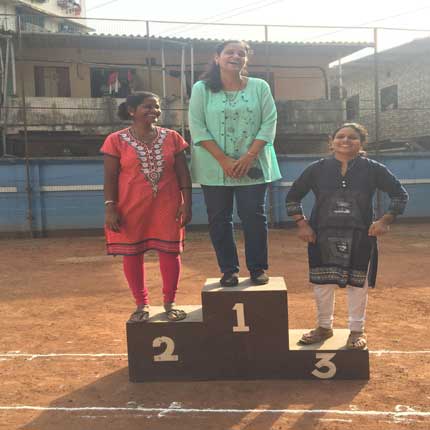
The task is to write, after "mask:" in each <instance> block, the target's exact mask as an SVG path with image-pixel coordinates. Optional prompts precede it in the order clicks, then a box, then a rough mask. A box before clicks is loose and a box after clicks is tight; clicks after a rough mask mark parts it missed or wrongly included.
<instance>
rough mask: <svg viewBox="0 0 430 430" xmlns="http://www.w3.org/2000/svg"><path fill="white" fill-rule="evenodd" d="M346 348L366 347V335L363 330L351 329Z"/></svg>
mask: <svg viewBox="0 0 430 430" xmlns="http://www.w3.org/2000/svg"><path fill="white" fill-rule="evenodd" d="M346 347H347V349H366V348H367V336H366V333H364V332H363V331H351V333H350V334H349V336H348V340H347V341H346Z"/></svg>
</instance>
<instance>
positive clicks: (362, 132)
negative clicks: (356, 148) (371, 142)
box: [331, 122, 369, 145]
mask: <svg viewBox="0 0 430 430" xmlns="http://www.w3.org/2000/svg"><path fill="white" fill-rule="evenodd" d="M347 127H348V128H352V129H353V130H355V131H356V132H357V133H358V135H359V136H360V142H361V144H362V145H364V144H366V143H367V136H368V135H369V133H368V131H367V128H366V127H365V126H364V125H361V124H358V123H357V122H346V123H345V124H342V125H341V126H340V127H338V128H337V129H336V130H335V131H334V132H333V134H332V135H331V138H332V139H334V138H335V136H336V134H337V132H338V131H339V130H342V128H347Z"/></svg>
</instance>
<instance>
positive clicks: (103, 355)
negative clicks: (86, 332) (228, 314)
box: [0, 350, 430, 361]
mask: <svg viewBox="0 0 430 430" xmlns="http://www.w3.org/2000/svg"><path fill="white" fill-rule="evenodd" d="M369 354H372V355H376V356H381V355H389V354H392V355H396V354H397V355H425V354H430V350H416V351H390V350H375V351H369ZM61 357H65V358H77V359H81V358H118V357H127V354H126V353H117V354H115V353H79V352H77V353H74V352H64V353H48V354H29V353H21V352H6V353H1V354H0V359H11V358H25V359H27V360H30V361H31V360H34V359H36V358H61Z"/></svg>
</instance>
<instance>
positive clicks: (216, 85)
mask: <svg viewBox="0 0 430 430" xmlns="http://www.w3.org/2000/svg"><path fill="white" fill-rule="evenodd" d="M230 43H240V44H241V45H243V47H244V48H245V51H246V53H247V54H249V51H250V49H251V48H250V46H249V45H248V44H247V43H246V42H244V41H243V40H226V41H225V42H222V43H220V44H219V45H217V46H216V47H215V53H216V54H217V55H221V52H222V51H224V48H225V47H226V46H227V45H228V44H230ZM242 74H246V69H245V68H243V69H242ZM201 79H202V81H204V82H205V84H206V87H207V88H209V89H210V90H211V91H212V92H214V93H217V92H219V91H221V90H222V82H221V73H220V70H219V65H218V64H217V63H216V62H215V59H214V58H213V59H212V61H211V62H210V63H209V66H208V69H207V70H206V72H205V73H204V74H203V76H202V78H201Z"/></svg>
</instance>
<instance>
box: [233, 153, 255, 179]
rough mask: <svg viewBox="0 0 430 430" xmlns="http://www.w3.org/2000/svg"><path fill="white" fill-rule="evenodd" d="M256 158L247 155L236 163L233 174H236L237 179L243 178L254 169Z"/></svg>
mask: <svg viewBox="0 0 430 430" xmlns="http://www.w3.org/2000/svg"><path fill="white" fill-rule="evenodd" d="M255 158H256V156H255V155H252V154H249V153H247V154H245V155H242V157H240V158H239V160H237V161H236V163H235V164H234V167H233V172H234V174H235V178H242V177H243V176H245V175H246V174H247V173H248V171H249V169H250V168H251V167H252V164H253V162H254V160H255Z"/></svg>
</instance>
